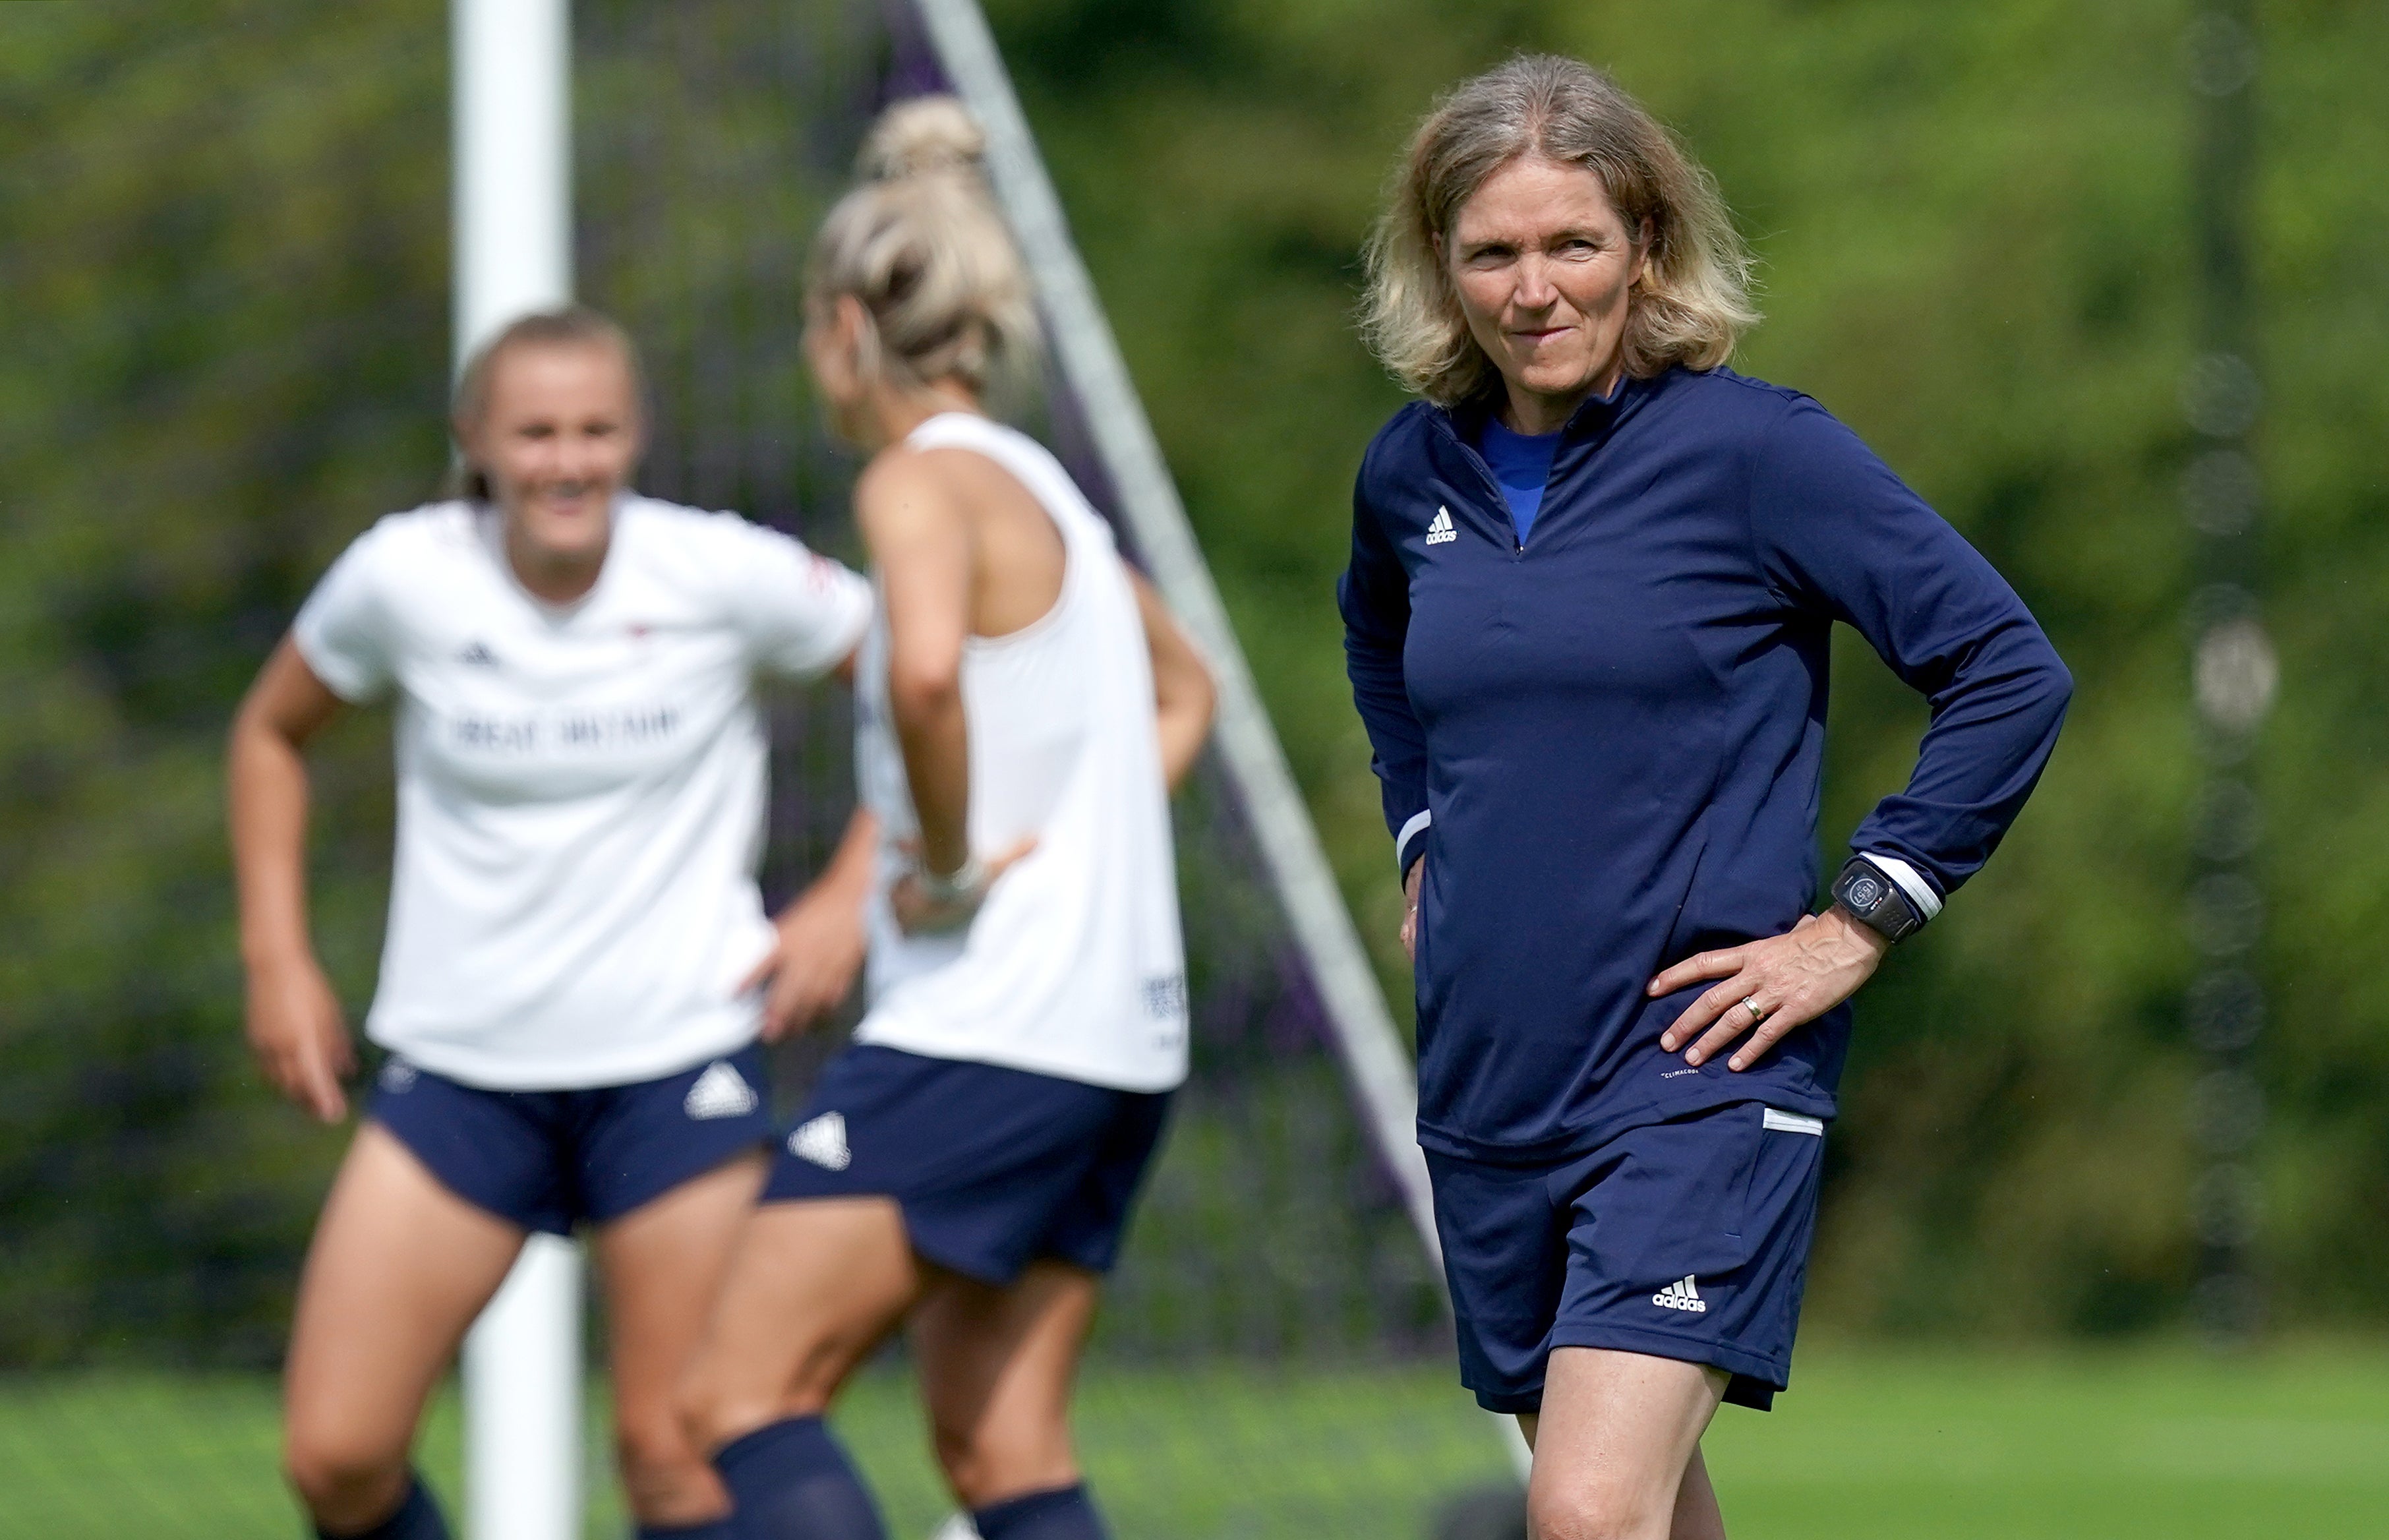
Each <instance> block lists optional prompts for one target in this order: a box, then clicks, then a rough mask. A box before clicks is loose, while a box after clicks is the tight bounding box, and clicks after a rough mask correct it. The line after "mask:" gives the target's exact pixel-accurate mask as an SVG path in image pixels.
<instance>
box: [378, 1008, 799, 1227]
mask: <svg viewBox="0 0 2389 1540" xmlns="http://www.w3.org/2000/svg"><path fill="white" fill-rule="evenodd" d="M767 1084H769V1082H768V1080H767V1079H766V1076H765V1072H764V1068H763V1050H762V1049H761V1048H760V1046H754V1045H751V1044H750V1045H748V1046H747V1047H745V1048H742V1049H740V1050H739V1051H738V1052H736V1053H734V1054H730V1055H727V1056H725V1057H723V1058H721V1059H708V1060H707V1061H706V1062H704V1063H702V1064H699V1065H697V1066H696V1067H695V1068H693V1069H687V1070H683V1071H681V1072H679V1073H678V1074H670V1075H665V1076H664V1077H663V1078H662V1079H660V1080H643V1081H640V1082H638V1083H637V1084H631V1085H605V1086H599V1087H596V1088H594V1089H591V1090H585V1091H486V1090H482V1089H480V1088H479V1087H477V1086H472V1085H463V1084H458V1083H456V1082H455V1081H453V1080H450V1079H448V1078H446V1077H445V1076H443V1075H435V1074H433V1073H432V1072H430V1071H428V1070H425V1069H421V1068H419V1067H417V1066H415V1065H413V1064H410V1063H408V1062H407V1061H406V1060H405V1059H390V1061H389V1062H388V1063H386V1064H384V1065H383V1066H382V1067H381V1073H380V1075H379V1076H378V1077H377V1080H376V1082H375V1085H374V1096H373V1105H372V1106H371V1107H370V1108H369V1109H368V1110H367V1112H368V1115H369V1116H371V1117H372V1119H373V1120H374V1121H375V1122H376V1123H380V1124H381V1125H382V1126H383V1127H384V1128H387V1129H389V1130H390V1133H391V1134H393V1135H395V1136H397V1138H398V1141H399V1142H400V1143H401V1144H402V1145H404V1146H406V1148H407V1149H410V1150H412V1151H413V1152H414V1154H415V1159H416V1160H418V1161H422V1162H423V1163H424V1164H425V1165H426V1166H428V1167H429V1168H430V1170H431V1174H432V1175H434V1176H436V1177H438V1178H439V1179H440V1182H441V1186H443V1187H447V1188H448V1189H449V1190H450V1191H451V1192H454V1193H455V1194H456V1195H457V1196H458V1197H460V1198H462V1199H464V1200H466V1202H468V1203H471V1204H473V1205H474V1206H475V1207H477V1208H483V1209H487V1210H488V1211H489V1212H490V1213H493V1214H496V1215H497V1216H498V1217H499V1218H501V1219H505V1220H509V1221H511V1222H513V1223H514V1224H517V1225H519V1226H522V1227H523V1228H524V1229H527V1230H545V1231H547V1232H548V1233H549V1234H551V1235H570V1234H571V1233H572V1226H574V1225H575V1224H576V1223H578V1222H580V1221H581V1220H587V1221H588V1222H590V1223H591V1224H594V1225H603V1224H605V1223H606V1222H607V1221H608V1220H612V1219H620V1217H621V1216H622V1215H624V1214H626V1213H630V1212H631V1211H632V1209H635V1208H638V1207H639V1206H640V1205H642V1204H644V1203H646V1202H649V1201H651V1200H655V1199H658V1198H660V1197H662V1196H663V1195H664V1194H665V1193H667V1192H670V1191H671V1189H672V1188H674V1187H678V1186H680V1185H681V1184H682V1183H683V1182H685V1181H688V1180H689V1179H690V1178H692V1177H696V1176H702V1175H703V1174H706V1173H707V1172H709V1171H711V1170H712V1169H713V1168H714V1167H715V1166H718V1165H720V1164H721V1163H722V1161H726V1160H729V1159H730V1158H731V1157H732V1156H734V1155H736V1154H739V1153H741V1152H742V1151H745V1150H748V1149H756V1148H758V1147H760V1146H761V1145H764V1144H767V1143H769V1142H770V1140H771V1137H772V1110H771V1109H770V1108H769V1107H768V1106H767V1105H765V1102H766V1099H767V1098H766V1096H765V1091H764V1088H765V1086H766V1085H767Z"/></svg>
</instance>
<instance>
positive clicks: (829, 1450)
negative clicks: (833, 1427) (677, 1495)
mask: <svg viewBox="0 0 2389 1540" xmlns="http://www.w3.org/2000/svg"><path fill="white" fill-rule="evenodd" d="M713 1468H714V1469H716V1470H719V1471H721V1472H722V1484H723V1485H725V1486H727V1487H729V1488H730V1496H731V1500H732V1501H733V1502H735V1504H736V1505H737V1508H738V1511H737V1512H736V1513H735V1515H734V1516H733V1517H732V1520H731V1525H732V1528H731V1533H732V1534H735V1535H736V1536H737V1537H738V1540H888V1531H887V1528H886V1527H885V1526H884V1525H882V1524H881V1523H880V1521H879V1508H878V1505H877V1504H875V1503H874V1502H873V1501H872V1500H871V1493H870V1490H869V1489H868V1488H866V1487H865V1486H864V1485H863V1484H862V1477H861V1476H859V1475H857V1474H855V1469H854V1466H853V1464H852V1462H851V1461H850V1460H848V1458H847V1457H846V1451H845V1450H844V1449H841V1448H839V1447H838V1443H837V1438H836V1437H835V1436H834V1435H833V1434H832V1433H831V1432H830V1431H829V1425H828V1424H827V1423H825V1422H824V1421H823V1420H822V1419H821V1418H817V1417H792V1418H788V1419H787V1420H786V1421H785V1422H774V1423H773V1424H772V1425H771V1426H770V1427H768V1428H758V1429H756V1430H755V1431H753V1432H751V1433H749V1434H747V1436H746V1437H745V1438H742V1439H734V1440H732V1441H731V1442H730V1443H728V1444H724V1445H722V1450H721V1452H720V1453H719V1454H717V1455H715V1456H714V1457H713Z"/></svg>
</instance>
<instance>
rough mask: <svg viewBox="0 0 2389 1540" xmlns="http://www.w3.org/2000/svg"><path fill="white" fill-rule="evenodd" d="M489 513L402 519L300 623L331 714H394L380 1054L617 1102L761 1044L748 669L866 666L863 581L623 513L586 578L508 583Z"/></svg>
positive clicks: (754, 530) (760, 939)
mask: <svg viewBox="0 0 2389 1540" xmlns="http://www.w3.org/2000/svg"><path fill="white" fill-rule="evenodd" d="M499 538H500V534H499V521H498V518H497V516H496V515H495V514H494V513H493V512H492V511H491V510H490V509H488V508H487V507H478V506H475V505H470V504H466V503H441V504H435V505H433V506H431V507H422V508H417V509H415V511H413V512H411V513H400V514H392V515H390V517H389V518H386V519H384V520H381V521H380V522H379V523H377V524H376V525H375V526H374V527H373V528H372V529H370V530H368V531H367V532H365V533H364V535H362V536H360V537H359V538H358V540H357V541H356V543H355V544H353V545H351V546H350V547H349V548H348V550H347V551H346V552H345V553H344V554H343V555H342V556H341V557H340V558H339V560H338V561H337V562H335V563H334V564H333V566H332V569H331V571H329V572H327V573H326V574H325V577H324V580H323V582H322V583H320V584H317V585H316V588H315V592H314V593H313V595H312V596H310V597H309V598H308V600H307V603H306V605H305V606H304V607H303V608H302V609H301V610H300V612H299V618H298V620H297V622H295V623H294V624H293V626H292V628H291V635H292V637H293V639H294V640H295V641H296V643H297V645H298V648H299V652H300V656H301V657H303V658H304V659H305V660H306V661H307V666H308V667H309V668H311V669H313V671H314V673H315V674H316V676H317V677H318V678H320V679H322V680H323V682H324V683H325V684H326V686H328V687H330V688H331V689H332V690H333V691H334V692H335V693H337V694H338V695H339V696H340V697H341V698H343V699H347V700H351V701H357V702H363V701H366V700H371V699H376V698H377V697H380V696H383V695H385V694H390V693H392V692H395V694H396V696H397V698H398V722H397V747H398V834H397V856H396V861H395V865H394V870H393V872H392V876H391V880H390V930H389V933H388V936H387V938H386V939H385V941H384V943H383V949H382V962H381V978H380V982H379V984H378V986H377V990H376V992H375V995H374V1002H373V1009H372V1011H371V1013H370V1014H369V1015H368V1017H367V1018H366V1032H367V1034H368V1035H369V1036H371V1037H372V1039H373V1040H374V1041H375V1042H377V1043H379V1044H381V1045H382V1046H385V1047H387V1048H389V1049H390V1050H391V1051H393V1052H395V1053H399V1054H402V1055H404V1056H405V1057H406V1058H407V1059H410V1060H412V1061H414V1062H415V1063H417V1064H420V1065H421V1066H423V1067H424V1068H425V1069H428V1070H430V1071H432V1072H435V1073H437V1074H441V1075H446V1076H448V1077H450V1078H452V1079H454V1080H458V1081H462V1082H464V1083H465V1084H471V1085H479V1086H484V1087H488V1088H491V1089H496V1090H546V1089H565V1088H578V1087H587V1086H594V1085H618V1084H628V1083H631V1082H634V1081H640V1080H648V1079H653V1078H655V1077H657V1076H660V1075H664V1074H669V1073H672V1072H676V1071H679V1070H683V1069H686V1068H687V1067H689V1066H690V1065H692V1064H696V1063H700V1062H702V1061H703V1060H705V1059H709V1058H711V1057H713V1056H715V1055H718V1054H722V1053H727V1052H729V1051H731V1050H733V1049H735V1048H737V1047H740V1046H743V1045H745V1044H746V1043H747V1042H748V1041H749V1040H751V1039H752V1038H753V1037H754V1035H755V1032H756V1028H757V1024H758V1021H759V1020H760V1000H759V998H758V996H757V995H755V994H753V993H751V992H750V993H747V994H745V995H741V994H739V993H737V984H738V982H739V981H740V980H741V979H742V978H743V977H744V976H745V975H746V974H747V971H748V970H749V969H752V968H753V967H754V966H755V964H756V963H757V962H758V961H760V959H761V957H762V956H763V955H764V953H765V952H766V950H767V949H768V948H769V947H770V945H771V943H772V931H771V922H770V920H769V918H767V917H766V916H765V914H764V912H763V901H762V895H761V893H760V892H759V891H758V889H757V887H756V883H755V869H756V865H757V862H758V860H759V858H760V854H761V847H762V831H763V813H764V803H765V758H766V743H765V738H764V732H763V725H762V721H761V717H760V713H759V712H758V710H757V707H756V702H755V699H754V693H753V688H752V686H753V681H754V678H755V676H756V675H757V674H783V675H794V676H798V677H805V676H810V675H813V674H820V673H822V672H824V670H827V669H830V668H832V667H835V666H836V665H837V663H838V662H839V661H841V660H843V659H844V658H846V657H847V656H848V654H849V653H850V652H851V651H852V650H853V648H854V646H855V644H856V642H857V640H858V639H859V638H860V637H861V636H862V633H863V630H864V627H865V626H866V625H867V624H868V622H869V620H870V615H871V604H872V599H871V591H870V588H869V585H868V584H865V583H864V582H863V581H862V579H861V578H859V577H857V576H856V575H855V574H854V573H852V572H850V571H847V570H846V569H845V568H844V567H841V566H839V565H837V563H836V562H833V561H829V560H826V559H824V558H820V557H817V556H814V555H813V554H812V553H811V552H810V551H808V550H806V549H805V547H804V546H803V545H799V544H798V543H797V542H796V541H795V540H792V539H790V538H789V537H788V536H786V535H785V534H781V533H777V532H775V531H773V530H768V529H765V528H762V527H761V526H760V525H756V524H751V523H748V522H747V520H744V519H741V518H739V517H738V516H737V515H735V514H730V513H701V512H698V511H697V510H696V509H693V508H684V507H677V506H675V505H672V504H670V503H662V502H657V501H655V500H653V499H649V498H643V497H636V496H625V497H623V498H621V499H620V500H619V501H618V502H617V504H616V505H615V508H614V527H613V535H612V540H611V544H610V545H608V547H607V555H606V564H605V568H604V570H603V571H602V572H601V573H600V575H599V577H598V580H597V584H596V586H595V587H594V588H593V589H592V590H591V591H590V592H589V593H588V594H587V595H586V596H584V597H582V598H581V599H580V600H578V601H577V602H575V603H573V604H571V605H568V606H556V605H549V604H545V603H543V602H542V601H541V600H539V599H537V598H535V597H532V596H531V595H530V593H529V592H528V591H527V590H525V589H524V588H523V587H522V585H521V584H519V583H518V582H517V580H516V578H515V576H514V573H513V571H512V569H511V568H510V567H509V566H508V565H507V563H506V560H505V555H504V553H503V551H502V549H501V548H500V545H499Z"/></svg>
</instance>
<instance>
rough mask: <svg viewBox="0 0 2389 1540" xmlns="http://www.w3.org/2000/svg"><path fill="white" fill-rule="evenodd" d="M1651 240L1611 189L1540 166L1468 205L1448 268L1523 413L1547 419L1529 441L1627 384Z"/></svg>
mask: <svg viewBox="0 0 2389 1540" xmlns="http://www.w3.org/2000/svg"><path fill="white" fill-rule="evenodd" d="M1646 237H1647V232H1645V231H1641V230H1633V231H1629V229H1627V227H1626V223H1625V221H1624V220H1622V219H1621V218H1619V217H1618V213H1617V211H1616V208H1614V207H1613V206H1611V204H1610V201H1609V194H1608V191H1607V190H1606V189H1605V188H1603V186H1602V185H1601V178H1599V177H1598V176H1595V175H1594V174H1593V173H1591V172H1589V171H1587V170H1585V169H1584V168H1583V167H1582V166H1578V165H1567V164H1562V163H1560V162H1557V161H1552V160H1542V159H1540V158H1539V157H1534V156H1527V157H1525V158H1522V159H1520V160H1513V161H1511V162H1510V163H1509V164H1508V165H1506V166H1503V167H1502V168H1501V170H1499V171H1497V172H1495V173H1493V174H1492V175H1490V176H1488V177H1487V178H1486V179H1485V181H1484V184H1483V185H1482V186H1479V187H1478V188H1477V189H1476V193H1475V194H1474V195H1473V196H1472V197H1470V199H1468V201H1467V202H1465V203H1463V204H1462V205H1461V206H1460V213H1459V215H1458V217H1456V218H1455V219H1453V220H1452V222H1451V232H1450V236H1449V237H1446V240H1445V243H1444V250H1443V253H1442V255H1443V260H1444V263H1445V266H1446V268H1447V269H1448V270H1449V271H1450V274H1451V282H1452V287H1453V289H1455V290H1457V291H1458V293H1459V296H1460V309H1461V314H1463V315H1464V316H1465V317H1466V318H1467V321H1468V330H1469V333H1470V335H1471V336H1473V337H1475V338H1476V345H1477V346H1478V347H1480V348H1483V349H1484V350H1485V355H1486V356H1487V357H1488V358H1490V359H1492V360H1493V365H1494V367H1496V368H1498V369H1500V370H1501V378H1502V379H1503V380H1504V381H1506V382H1507V383H1508V385H1509V387H1510V398H1511V404H1512V406H1513V408H1514V409H1516V410H1518V411H1519V412H1520V413H1521V415H1527V413H1526V409H1527V408H1528V407H1530V406H1532V407H1536V408H1539V410H1536V411H1535V412H1533V413H1532V414H1531V415H1533V416H1535V417H1538V418H1540V419H1543V420H1539V421H1535V422H1525V423H1519V424H1516V425H1515V426H1517V427H1518V428H1520V429H1521V430H1524V431H1527V432H1547V431H1550V430H1554V429H1556V428H1558V427H1559V426H1561V424H1562V423H1564V422H1565V420H1566V417H1567V413H1568V412H1569V411H1571V410H1573V409H1574V408H1575V405H1576V404H1577V403H1578V402H1579V401H1581V400H1583V399H1584V398H1585V397H1586V396H1588V395H1591V394H1595V393H1599V392H1605V391H1607V390H1608V389H1609V387H1610V386H1611V385H1612V384H1614V383H1615V382H1616V379H1617V373H1618V368H1619V343H1620V341H1621V340H1623V338H1624V337H1625V335H1626V310H1627V304H1628V294H1629V291H1630V290H1631V289H1632V288H1633V285H1634V280H1635V279H1636V278H1638V277H1640V276H1642V259H1643V255H1644V251H1645V249H1646V247H1647V239H1646ZM1522 396H1523V397H1525V398H1527V399H1526V400H1523V401H1522V400H1521V399H1520V398H1521V397H1522ZM1554 415H1555V416H1556V417H1557V419H1558V420H1550V419H1551V418H1552V417H1553V416H1554Z"/></svg>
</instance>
